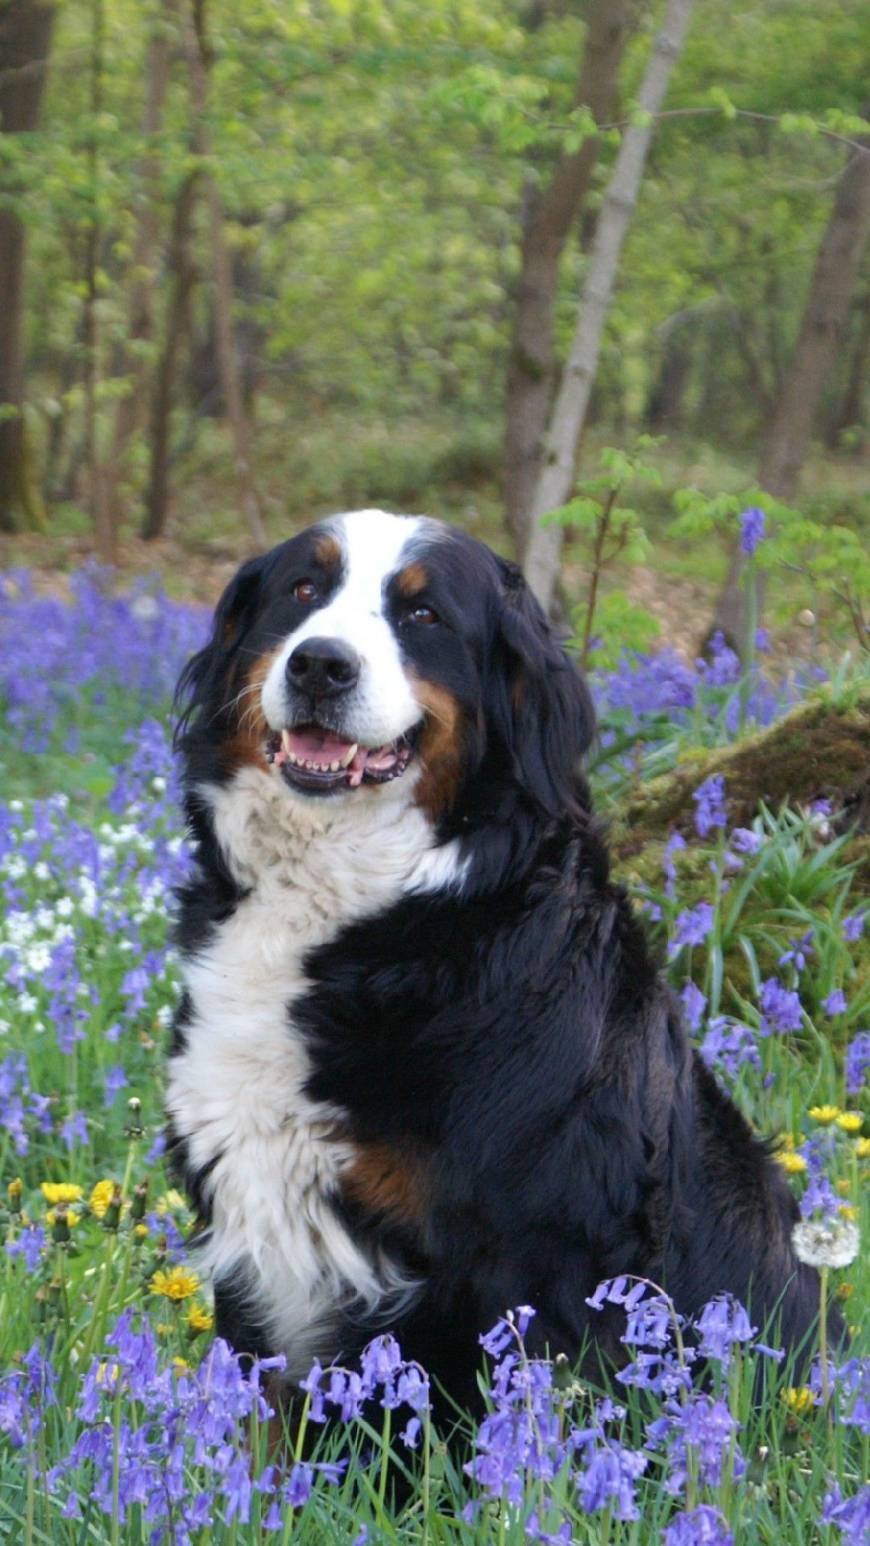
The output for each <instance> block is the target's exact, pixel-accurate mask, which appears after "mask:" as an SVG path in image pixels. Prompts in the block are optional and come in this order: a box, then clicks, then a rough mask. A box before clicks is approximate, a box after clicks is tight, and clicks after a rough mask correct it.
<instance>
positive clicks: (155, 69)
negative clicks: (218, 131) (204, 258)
mask: <svg viewBox="0 0 870 1546" xmlns="http://www.w3.org/2000/svg"><path fill="white" fill-rule="evenodd" d="M174 19H175V0H164V3H163V8H162V13H161V15H160V16H159V17H158V19H157V24H156V26H155V28H154V30H153V32H152V34H151V37H150V39H149V43H148V64H147V69H146V86H145V107H144V111H143V115H142V137H143V139H144V141H145V146H146V149H145V153H144V155H143V156H142V160H141V164H140V175H141V185H140V189H139V212H138V221H137V227H136V235H135V238H134V243H133V257H132V266H133V275H134V278H133V282H132V286H131V289H130V298H129V303H128V306H129V317H130V325H129V331H128V334H127V339H126V342H125V346H124V350H123V355H122V360H121V370H122V372H123V374H124V375H125V376H126V378H127V386H126V391H125V393H124V396H123V397H121V398H119V400H118V404H117V407H116V409H115V422H114V425H113V427H112V439H111V450H110V454H109V462H108V466H107V468H106V489H105V497H106V504H107V506H108V508H109V510H110V511H111V512H112V515H113V518H114V519H115V520H117V513H118V505H119V500H120V484H121V479H122V478H123V475H124V471H125V459H126V455H127V451H128V449H129V445H130V441H131V439H132V437H133V435H134V433H135V431H136V428H137V426H138V424H139V422H140V419H141V415H142V411H143V403H144V400H145V394H144V391H143V388H144V385H145V376H146V364H145V361H144V360H143V359H142V350H141V346H142V345H143V344H147V343H148V342H149V341H150V339H151V336H152V333H153V330H154V284H155V262H156V251H157V239H158V208H157V196H158V191H157V182H158V162H157V157H156V154H155V151H154V144H155V141H156V138H157V135H158V134H159V132H160V126H161V123H162V121H163V105H164V102H165V100H166V92H167V88H168V86H169V73H170V63H171V58H172V39H171V33H170V24H171V23H172V22H173V21H174Z"/></svg>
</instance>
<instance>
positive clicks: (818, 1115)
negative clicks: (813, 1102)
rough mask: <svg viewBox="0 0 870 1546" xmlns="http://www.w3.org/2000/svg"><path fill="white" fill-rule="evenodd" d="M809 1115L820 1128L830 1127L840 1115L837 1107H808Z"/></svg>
mask: <svg viewBox="0 0 870 1546" xmlns="http://www.w3.org/2000/svg"><path fill="white" fill-rule="evenodd" d="M809 1115H810V1116H811V1117H812V1119H813V1121H814V1122H819V1123H820V1124H821V1126H822V1127H830V1125H831V1123H832V1122H836V1120H837V1117H838V1116H839V1115H840V1108H839V1106H810V1109H809Z"/></svg>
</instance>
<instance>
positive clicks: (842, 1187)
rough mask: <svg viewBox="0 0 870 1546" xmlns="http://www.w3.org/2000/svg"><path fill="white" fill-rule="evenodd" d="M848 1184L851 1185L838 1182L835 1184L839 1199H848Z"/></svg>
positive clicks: (847, 1182) (846, 1182) (845, 1182)
mask: <svg viewBox="0 0 870 1546" xmlns="http://www.w3.org/2000/svg"><path fill="white" fill-rule="evenodd" d="M850 1184H851V1183H850V1182H849V1181H838V1182H837V1191H838V1192H839V1194H840V1196H841V1197H848V1195H849V1186H850Z"/></svg>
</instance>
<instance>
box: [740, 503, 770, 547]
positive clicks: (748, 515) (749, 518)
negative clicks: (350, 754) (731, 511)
mask: <svg viewBox="0 0 870 1546" xmlns="http://www.w3.org/2000/svg"><path fill="white" fill-rule="evenodd" d="M764 524H765V516H764V511H763V510H759V509H758V507H757V506H756V505H753V506H751V507H750V509H748V510H744V511H743V514H742V515H741V517H740V547H741V551H742V552H744V553H745V554H746V556H747V558H751V557H752V555H753V553H755V551H756V549H757V547H758V544H759V543H760V542H761V541H763V539H764Z"/></svg>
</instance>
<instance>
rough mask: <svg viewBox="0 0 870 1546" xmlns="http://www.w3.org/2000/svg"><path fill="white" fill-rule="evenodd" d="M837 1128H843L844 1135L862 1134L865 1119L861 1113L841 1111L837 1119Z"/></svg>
mask: <svg viewBox="0 0 870 1546" xmlns="http://www.w3.org/2000/svg"><path fill="white" fill-rule="evenodd" d="M837 1126H838V1127H842V1129H843V1132H844V1133H860V1131H861V1129H862V1127H863V1126H864V1118H863V1117H862V1115H861V1113H860V1111H841V1112H840V1115H839V1116H838V1117H837Z"/></svg>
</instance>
